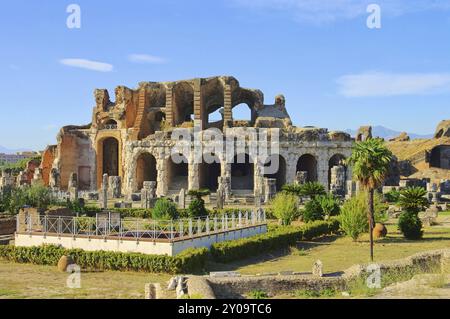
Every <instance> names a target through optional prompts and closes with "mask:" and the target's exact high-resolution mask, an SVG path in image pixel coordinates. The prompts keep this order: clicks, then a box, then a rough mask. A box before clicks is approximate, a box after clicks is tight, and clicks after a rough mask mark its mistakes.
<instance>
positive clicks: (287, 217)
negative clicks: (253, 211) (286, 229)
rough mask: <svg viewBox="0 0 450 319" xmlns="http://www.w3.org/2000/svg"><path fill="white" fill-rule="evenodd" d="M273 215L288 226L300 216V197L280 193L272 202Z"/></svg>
mask: <svg viewBox="0 0 450 319" xmlns="http://www.w3.org/2000/svg"><path fill="white" fill-rule="evenodd" d="M271 209H272V211H273V215H274V216H275V217H276V218H278V219H280V220H281V223H282V225H284V226H288V225H290V224H291V223H292V221H293V220H294V218H295V217H297V214H298V197H297V196H295V195H292V194H288V193H285V192H281V193H278V194H277V195H276V196H275V198H274V199H273V200H272V202H271Z"/></svg>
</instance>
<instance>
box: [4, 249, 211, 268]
mask: <svg viewBox="0 0 450 319" xmlns="http://www.w3.org/2000/svg"><path fill="white" fill-rule="evenodd" d="M63 255H66V256H71V257H72V258H73V259H74V261H75V262H76V264H77V265H78V266H80V267H81V268H82V269H86V270H120V271H141V272H152V273H170V274H179V273H195V272H198V271H200V270H202V269H204V267H205V262H206V259H207V256H208V250H207V249H206V248H197V249H187V250H185V251H183V252H182V253H180V254H178V255H176V256H173V257H172V256H166V255H146V254H140V253H120V252H108V251H85V250H81V249H65V248H62V247H59V246H55V245H43V246H39V247H16V246H0V259H6V260H9V261H13V262H17V263H32V264H35V265H52V266H56V265H57V264H58V261H59V259H60V258H61V256H63Z"/></svg>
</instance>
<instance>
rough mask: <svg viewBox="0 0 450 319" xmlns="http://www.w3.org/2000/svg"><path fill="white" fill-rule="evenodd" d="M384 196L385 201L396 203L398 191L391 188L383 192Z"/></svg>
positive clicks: (398, 197) (398, 196)
mask: <svg viewBox="0 0 450 319" xmlns="http://www.w3.org/2000/svg"><path fill="white" fill-rule="evenodd" d="M384 198H386V201H387V202H388V203H397V202H398V200H399V199H400V192H399V191H398V190H395V189H393V190H391V191H389V192H387V193H386V194H384Z"/></svg>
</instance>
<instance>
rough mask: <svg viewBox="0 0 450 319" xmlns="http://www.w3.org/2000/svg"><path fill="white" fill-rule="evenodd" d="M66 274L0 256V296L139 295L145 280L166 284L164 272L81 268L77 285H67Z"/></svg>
mask: <svg viewBox="0 0 450 319" xmlns="http://www.w3.org/2000/svg"><path fill="white" fill-rule="evenodd" d="M67 277H68V274H67V273H62V272H59V271H57V269H56V267H52V266H36V265H31V264H15V263H10V262H6V261H2V260H0V287H1V288H0V299H18V298H21V299H22V298H25V299H26V298H37V299H73V298H77V299H78V298H81V299H84V298H89V299H93V298H95V299H97V298H99V299H114V298H120V299H143V298H144V291H145V284H146V283H161V284H162V286H163V287H164V286H166V285H167V281H168V280H169V279H170V276H169V275H165V274H148V273H136V272H82V273H81V289H71V288H67V286H66V281H67Z"/></svg>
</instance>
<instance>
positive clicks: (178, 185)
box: [166, 154, 189, 191]
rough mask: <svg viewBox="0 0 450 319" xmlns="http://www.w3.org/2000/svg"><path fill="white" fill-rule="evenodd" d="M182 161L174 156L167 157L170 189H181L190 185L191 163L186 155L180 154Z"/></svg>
mask: <svg viewBox="0 0 450 319" xmlns="http://www.w3.org/2000/svg"><path fill="white" fill-rule="evenodd" d="M179 157H180V159H181V161H178V160H176V162H175V160H174V158H173V156H169V158H168V159H167V177H166V178H167V179H166V180H167V186H168V189H169V191H179V190H180V189H182V188H184V189H185V190H187V189H188V187H189V163H188V160H187V158H186V157H185V156H184V155H181V154H180V155H179Z"/></svg>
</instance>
